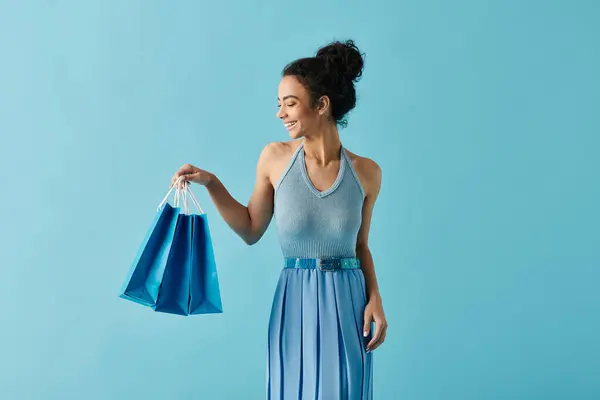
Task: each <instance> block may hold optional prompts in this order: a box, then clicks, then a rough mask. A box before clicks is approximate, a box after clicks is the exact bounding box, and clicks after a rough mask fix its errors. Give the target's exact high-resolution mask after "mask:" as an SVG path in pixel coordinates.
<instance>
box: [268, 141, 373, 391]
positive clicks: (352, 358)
mask: <svg viewBox="0 0 600 400" xmlns="http://www.w3.org/2000/svg"><path fill="white" fill-rule="evenodd" d="M340 157H341V158H340V168H339V172H338V176H337V178H336V180H335V182H334V183H333V184H332V186H331V187H329V188H328V189H326V190H324V191H319V190H318V189H317V188H316V187H315V186H314V185H313V184H312V182H311V180H310V178H309V176H308V172H307V169H306V163H305V158H304V139H302V141H301V143H300V145H298V147H297V148H296V150H295V152H294V155H293V156H292V158H291V159H290V161H289V163H288V165H287V168H286V169H285V170H284V172H283V174H282V176H281V178H280V179H279V182H278V183H277V185H276V187H275V206H274V207H275V208H274V213H275V220H276V227H277V236H278V240H279V243H280V245H281V250H282V253H283V256H284V257H290V258H318V257H356V239H357V235H358V230H359V228H360V224H361V220H362V205H363V201H364V190H363V187H362V186H361V184H360V181H359V179H358V176H357V175H356V171H355V170H354V169H353V167H352V163H351V161H350V158H349V156H348V155H347V154H346V151H345V150H344V148H343V146H342V147H341V149H340ZM365 305H366V290H365V279H364V276H363V273H362V271H361V270H360V269H345V270H338V271H322V270H320V269H318V268H317V269H293V268H292V269H288V268H282V271H281V274H280V277H279V281H278V284H277V287H276V289H275V295H274V298H273V304H272V308H271V314H270V318H269V330H268V346H267V347H268V351H267V374H266V375H267V399H268V400H292V399H293V400H371V399H372V396H373V383H372V382H373V370H372V368H373V367H372V357H373V355H372V353H367V352H366V351H365V348H366V344H367V343H368V342H369V340H371V337H372V331H371V332H370V333H369V336H367V337H363V321H364V308H365Z"/></svg>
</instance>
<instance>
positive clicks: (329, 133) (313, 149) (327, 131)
mask: <svg viewBox="0 0 600 400" xmlns="http://www.w3.org/2000/svg"><path fill="white" fill-rule="evenodd" d="M303 140H304V153H305V154H306V155H307V158H309V159H314V160H315V162H317V163H318V164H320V165H323V166H326V165H328V164H329V163H330V162H331V161H338V160H340V147H341V145H342V142H341V141H340V134H339V132H338V129H337V126H336V125H335V124H329V125H328V126H327V127H323V128H322V129H320V130H319V131H318V132H316V133H315V134H308V135H304V138H303Z"/></svg>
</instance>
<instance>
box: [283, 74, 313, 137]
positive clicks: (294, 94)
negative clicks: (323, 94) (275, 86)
mask: <svg viewBox="0 0 600 400" xmlns="http://www.w3.org/2000/svg"><path fill="white" fill-rule="evenodd" d="M277 103H278V108H279V111H278V112H277V118H279V119H281V121H282V122H283V123H284V125H285V127H286V129H287V130H288V132H289V133H290V137H292V138H294V139H295V138H299V137H303V136H304V134H305V133H306V132H307V131H312V130H313V129H314V128H315V127H316V126H317V125H318V124H319V122H320V121H319V120H320V118H319V117H320V114H319V111H318V110H317V109H315V108H312V107H311V105H310V96H309V93H308V91H307V90H306V89H305V88H304V86H303V85H302V84H301V83H300V82H299V81H298V80H297V79H296V78H295V77H294V76H284V77H283V78H281V82H280V83H279V93H278V96H277Z"/></svg>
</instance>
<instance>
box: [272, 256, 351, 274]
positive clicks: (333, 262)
mask: <svg viewBox="0 0 600 400" xmlns="http://www.w3.org/2000/svg"><path fill="white" fill-rule="evenodd" d="M283 267H284V268H318V269H320V270H321V271H338V270H341V269H357V268H360V260H359V259H358V257H322V258H292V257H284V259H283Z"/></svg>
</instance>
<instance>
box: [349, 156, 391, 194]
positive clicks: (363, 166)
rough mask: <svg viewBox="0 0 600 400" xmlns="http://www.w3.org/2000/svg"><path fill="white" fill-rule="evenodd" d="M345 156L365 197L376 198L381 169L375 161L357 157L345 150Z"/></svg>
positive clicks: (379, 185)
mask: <svg viewBox="0 0 600 400" xmlns="http://www.w3.org/2000/svg"><path fill="white" fill-rule="evenodd" d="M346 154H348V157H349V158H350V162H351V163H352V168H354V171H356V175H358V179H359V180H360V184H361V185H362V187H363V189H364V190H365V196H366V197H370V198H374V197H377V194H378V193H379V190H380V188H381V175H382V174H381V167H380V166H379V164H377V162H375V160H373V159H372V158H369V157H363V156H359V155H358V154H355V153H353V152H351V151H350V150H348V149H346Z"/></svg>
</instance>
